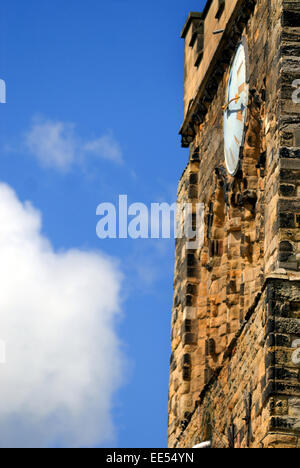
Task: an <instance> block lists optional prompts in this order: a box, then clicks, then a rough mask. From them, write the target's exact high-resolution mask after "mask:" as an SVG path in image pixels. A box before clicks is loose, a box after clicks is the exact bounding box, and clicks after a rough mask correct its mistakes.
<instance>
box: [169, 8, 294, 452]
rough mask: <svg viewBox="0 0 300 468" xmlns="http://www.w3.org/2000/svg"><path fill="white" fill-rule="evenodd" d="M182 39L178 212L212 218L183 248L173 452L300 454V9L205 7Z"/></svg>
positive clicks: (176, 315)
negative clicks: (184, 209)
mask: <svg viewBox="0 0 300 468" xmlns="http://www.w3.org/2000/svg"><path fill="white" fill-rule="evenodd" d="M182 38H183V39H184V41H185V67H184V68H185V78H184V116H183V123H182V127H181V129H180V134H181V138H182V146H183V147H184V148H187V149H188V150H189V161H188V164H187V166H186V168H185V171H184V173H183V175H182V178H181V180H180V183H179V187H178V203H180V204H181V203H185V202H188V203H191V204H192V205H193V206H194V207H195V208H194V209H195V210H196V206H197V205H198V204H199V203H202V204H203V205H202V206H203V207H204V213H205V216H204V242H203V243H202V242H201V244H197V247H196V250H195V249H192V248H191V246H192V245H194V244H192V243H191V242H189V241H191V240H192V239H186V238H184V239H178V240H177V242H176V262H175V281H174V303H173V313H172V333H171V339H172V354H171V361H170V387H169V431H168V438H169V445H170V447H174V448H175V447H176V448H186V447H194V446H196V445H198V444H202V443H206V446H208V445H209V446H211V447H213V448H295V447H299V446H300V99H296V96H297V94H299V93H297V87H299V83H300V2H299V1H290V0H207V3H206V6H205V8H204V10H203V12H201V13H198V12H192V13H190V15H189V16H188V19H187V21H186V24H185V26H184V28H183V31H182ZM195 219H196V215H195ZM196 228H197V229H200V227H199V226H196ZM201 229H203V226H202V227H201Z"/></svg>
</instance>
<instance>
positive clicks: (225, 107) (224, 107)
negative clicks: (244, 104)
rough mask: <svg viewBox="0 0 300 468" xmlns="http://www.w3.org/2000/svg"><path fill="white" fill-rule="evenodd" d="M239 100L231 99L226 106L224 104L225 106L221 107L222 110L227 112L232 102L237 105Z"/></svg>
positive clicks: (238, 97)
mask: <svg viewBox="0 0 300 468" xmlns="http://www.w3.org/2000/svg"><path fill="white" fill-rule="evenodd" d="M240 98H241V96H236V97H235V98H233V99H231V100H230V101H229V102H227V104H225V106H222V110H224V111H225V110H227V109H228V107H229V106H230V104H231V103H232V102H234V101H235V102H236V103H237V102H238V100H239V99H240Z"/></svg>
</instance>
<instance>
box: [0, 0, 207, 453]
mask: <svg viewBox="0 0 300 468" xmlns="http://www.w3.org/2000/svg"><path fill="white" fill-rule="evenodd" d="M204 4H205V1H201V0H199V1H197V2H196V1H179V0H176V1H174V0H173V1H170V0H163V1H162V2H158V1H156V0H154V1H152V2H150V3H145V2H144V3H143V2H138V1H135V0H128V1H124V0H123V1H115V0H111V1H110V2H104V1H102V0H85V1H82V0H64V1H63V2H62V1H58V0H51V1H50V0H28V1H24V0H9V1H8V0H3V1H2V2H1V6H0V78H2V79H4V80H5V81H6V84H7V104H6V105H1V106H0V122H1V132H0V149H1V158H0V174H1V177H0V180H1V183H2V184H1V190H0V196H1V194H2V197H3V200H4V201H5V203H4V201H3V213H4V214H3V216H2V219H3V223H4V224H5V225H9V226H10V225H11V224H13V222H14V221H13V220H14V219H15V216H16V217H17V219H19V220H20V221H18V223H19V224H18V226H17V228H16V229H17V230H18V236H20V243H22V242H24V236H25V234H24V235H23V233H24V232H25V233H26V232H27V230H28V232H29V234H28V238H30V240H29V241H28V242H29V244H26V246H25V250H26V251H31V250H30V249H31V248H32V250H33V251H34V252H35V253H34V259H35V261H34V262H33V261H32V257H30V258H29V259H28V258H27V256H25V255H24V258H23V255H22V254H19V253H18V255H17V254H14V257H13V258H14V261H15V264H14V268H15V271H18V270H19V269H20V270H21V267H20V268H19V264H18V258H20V257H21V258H22V260H20V262H24V271H27V268H28V267H27V263H28V264H30V265H34V267H32V268H35V265H39V266H38V267H36V270H35V271H34V275H32V278H33V277H36V278H39V275H40V271H43V272H44V273H45V272H46V273H47V274H46V273H45V274H44V276H45V278H50V280H49V281H46V280H45V282H44V283H43V287H42V286H41V284H40V283H39V279H37V282H38V289H39V297H38V299H37V298H35V299H34V302H31V301H33V298H32V296H35V292H34V291H35V289H34V284H36V283H34V281H33V280H32V282H31V283H30V285H28V286H27V283H26V281H27V277H29V276H30V275H29V274H28V275H27V276H26V275H25V276H24V277H22V276H20V278H18V274H17V273H15V272H14V271H12V269H9V268H8V267H7V266H6V268H5V270H3V277H4V278H5V279H6V278H8V279H7V288H6V289H7V290H8V291H10V288H11V290H12V291H14V294H13V293H11V295H9V297H6V295H5V294H6V292H5V291H4V293H3V292H2V294H3V295H4V297H3V301H2V303H3V307H7V310H11V313H10V317H12V318H11V322H9V323H7V315H6V316H5V313H4V310H2V311H0V314H1V316H2V322H1V320H0V327H1V324H2V326H3V330H7V336H5V337H3V339H6V340H8V341H9V339H10V332H9V330H15V328H14V327H19V326H20V327H21V324H20V325H19V323H20V322H19V319H18V318H19V317H22V324H23V326H24V327H25V329H26V330H28V336H30V337H31V338H32V341H33V342H35V340H36V339H37V336H36V335H35V334H37V333H41V332H39V330H43V329H44V327H43V324H45V327H47V326H48V327H49V330H51V327H53V326H54V325H53V324H54V323H56V322H55V320H58V323H59V326H58V327H57V329H55V330H54V329H53V333H52V334H51V336H50V333H49V336H47V338H45V340H43V342H44V343H47V346H46V345H43V344H40V345H39V344H38V341H37V342H36V343H37V344H36V347H35V348H33V346H32V347H31V345H30V344H28V353H29V354H28V356H29V357H28V359H30V360H31V363H30V365H29V367H28V369H27V375H28V374H30V372H31V370H30V369H31V366H32V367H33V368H36V378H34V379H33V378H32V379H29V378H28V382H27V380H26V379H25V377H23V374H22V372H20V371H19V369H18V367H17V365H16V367H15V369H14V371H12V370H11V371H10V373H9V371H3V367H2V368H0V381H1V386H2V384H5V385H6V384H7V387H5V388H6V391H7V395H8V397H7V398H8V399H10V400H9V408H10V409H9V410H7V409H5V408H4V406H3V408H1V405H0V420H1V419H3V420H4V421H5V427H4V426H3V424H4V423H3V424H2V426H3V427H1V424H0V435H1V434H2V431H6V432H7V433H8V435H7V436H6V439H5V442H3V443H6V445H12V446H13V445H40V446H57V445H58V446H60V445H61V446H65V445H80V446H81V445H92V446H111V447H120V448H121V447H165V446H166V445H167V441H166V433H167V399H168V372H169V355H170V320H171V307H172V282H173V268H174V241H173V240H157V241H155V240H135V241H133V240H99V239H98V238H97V236H96V224H97V217H96V208H97V206H98V204H99V203H102V202H112V203H116V202H117V199H118V196H119V194H127V195H128V199H129V202H135V201H137V202H143V203H146V204H149V203H151V202H156V201H166V202H169V203H171V202H174V201H175V200H176V188H177V182H178V179H179V177H180V175H181V173H182V171H183V169H184V167H185V164H186V161H187V156H188V155H187V152H186V151H185V150H182V149H181V148H180V139H179V137H178V130H179V128H180V125H181V122H182V112H183V110H182V107H183V104H182V101H183V99H182V97H183V41H182V40H181V39H180V31H181V28H182V27H183V24H184V22H185V20H186V17H187V15H188V13H189V11H201V10H202V9H203V7H204ZM27 200H29V201H30V202H31V205H32V206H33V207H34V212H33V208H30V207H28V204H24V203H25V202H26V201H27ZM0 205H1V200H0ZM40 218H41V220H40V221H39V222H40V228H39V227H37V225H38V224H39V222H38V219H40ZM0 219H1V206H0ZM10 223H11V224H10ZM28 225H30V226H31V227H30V228H28ZM32 226H33V227H32ZM7 229H8V228H7ZM14 232H15V231H14ZM8 234H9V236H11V231H9V232H8ZM25 237H26V236H25ZM45 238H47V242H48V244H49V245H50V247H49V246H48V247H47V248H46V247H43V246H42V247H40V240H41V239H45ZM5 239H6V237H5ZM26 239H27V237H26ZM0 240H1V239H0ZM5 242H6V240H5ZM9 242H10V241H9ZM37 245H38V246H37ZM7 246H9V248H10V244H5V245H4V244H3V246H2V249H4V247H5V251H7V250H9V251H10V249H8V247H7ZM28 246H29V247H28ZM14 248H15V247H14ZM45 249H46V250H47V249H48V250H47V252H46V254H45ZM22 251H24V245H23V244H22ZM18 252H19V251H18ZM49 252H50V253H49ZM74 252H75V253H74ZM0 255H1V246H0ZM75 257H76V258H75ZM49 258H50V260H49ZM8 261H9V258H8ZM26 262H27V263H26ZM9 265H10V264H9ZM22 265H23V263H22ZM53 265H55V267H53ZM70 265H73V266H74V269H76V274H77V276H76V274H75V272H74V275H73V274H71V273H70V271H72V267H70ZM55 268H56V269H57V270H55ZM49 271H51V274H50V273H49ZM53 271H54V273H53ZM55 271H57V272H58V274H56V273H55ZM8 272H9V273H8ZM95 272H96V273H95ZM98 273H99V288H100V289H99V290H98V289H97V283H96V282H95V284H94V281H93V279H91V280H90V282H89V284H88V285H87V286H86V288H85V289H84V288H81V286H82V285H81V286H80V288H81V289H80V291H81V292H82V294H81V295H79V296H78V300H77V299H76V301H77V304H78V307H79V304H80V305H81V309H80V310H82V314H81V312H80V310H79V309H78V311H77V312H76V313H75V312H74V307H75V308H76V306H75V305H74V304H73V302H72V301H73V299H74V298H70V297H69V296H68V297H65V296H64V293H65V290H66V289H65V288H64V287H63V286H62V288H61V289H62V291H63V292H62V293H61V294H62V296H60V295H59V291H58V290H60V285H61V284H62V285H63V284H65V283H67V284H69V282H71V280H70V276H71V277H72V281H73V282H74V284H77V282H78V281H80V278H82V277H84V278H86V279H89V278H90V277H91V278H95V277H97V275H98ZM100 273H101V275H102V276H100ZM51 275H52V276H51ZM60 275H61V276H60ZM92 275H94V276H92ZM73 276H74V278H73ZM57 277H59V278H60V279H61V283H58V282H57V281H58V280H57ZM0 278H1V271H0ZM22 278H23V279H22ZM24 278H25V280H24ZM18 281H19V283H18ZM42 281H44V279H43V280H42V279H41V283H42ZM64 282H65V283H64ZM18 284H19V286H17V285H18ZM49 284H50V285H51V287H50V286H49ZM116 284H117V285H118V287H115V286H116ZM23 285H24V287H23ZM71 286H72V287H73V283H72V285H71ZM18 287H19V289H18ZM22 288H23V289H24V291H23V289H22ZM30 288H32V294H31V295H30V294H29V293H28V294H26V291H30ZM51 288H52V289H51ZM101 288H102V289H101ZM118 288H119V289H118ZM99 291H100V292H101V294H99ZM18 294H20V297H21V298H22V301H21V300H20V302H22V303H24V301H25V302H26V300H28V304H26V306H27V308H28V315H26V316H25V318H24V314H23V312H24V309H23V310H22V308H21V306H20V304H19V303H18V304H17V305H16V302H15V300H16V299H15V297H14V296H15V295H18ZM78 294H79V293H78ZM47 295H49V297H48V296H47ZM29 296H30V298H28V297H29ZM104 296H105V298H104ZM106 296H107V297H106ZM53 297H54V298H55V301H54V299H53V304H56V307H57V308H58V309H59V308H60V307H62V309H63V310H62V312H61V313H62V314H64V313H66V310H67V309H68V310H69V309H70V312H69V313H70V316H71V317H73V320H72V321H70V322H71V323H72V326H71V327H70V326H69V325H68V327H67V326H66V328H65V329H64V328H62V327H61V322H59V320H61V318H59V317H61V315H59V314H58V318H57V317H56V318H55V317H54V318H53V315H52V313H53V312H52V311H53V309H51V307H50V305H49V304H50V302H51V298H53ZM76 297H77V296H76ZM91 297H92V299H93V300H90V298H91ZM26 298H27V299H26ZM86 298H88V301H87V302H85V301H86ZM104 299H105V300H104ZM64 301H65V302H64ZM64 304H66V307H64ZM85 304H86V307H87V308H88V304H89V306H90V310H94V311H95V312H93V314H94V315H92V312H89V311H88V312H86V310H84V309H85ZM0 305H1V301H0ZM9 308H10V309H9ZM16 310H18V314H19V315H18V314H17V313H16ZM33 310H43V314H44V315H43V318H41V319H39V327H40V328H39V327H35V324H36V321H35V320H34V321H33V319H32V315H31V314H32V311H33ZM99 310H100V311H102V312H101V313H103V314H104V315H105V314H106V313H107V314H108V312H107V311H109V314H110V315H109V318H107V319H106V318H105V320H104V321H103V323H102V322H101V323H100V322H97V320H98V319H96V318H95V317H97V311H99ZM85 313H86V314H87V322H88V323H89V324H95V323H96V324H97V326H99V327H102V329H101V330H102V332H101V333H102V334H101V333H100V332H99V334H97V332H95V333H94V332H92V328H93V327H92V326H89V327H88V326H86V325H87V323H85V322H84V319H83V318H82V317H84V314H85ZM99 313H100V312H99ZM14 314H16V315H14ZM72 314H73V316H72ZM89 314H90V315H89ZM30 317H31V318H30ZM76 320H78V323H79V322H80V324H81V325H82V328H83V330H85V332H86V335H85V340H86V341H84V340H83V339H82V341H81V338H78V340H79V342H80V343H81V344H80V346H82V348H80V349H81V352H80V353H81V354H80V356H84V353H87V354H88V357H87V360H84V359H83V358H82V363H81V357H78V356H77V357H76V359H78V360H79V363H81V364H82V366H83V367H82V369H83V368H84V365H86V363H87V362H88V363H89V364H90V366H91V367H90V369H91V374H93V376H92V377H91V384H90V385H91V386H92V387H93V395H92V396H91V395H90V396H89V397H87V396H86V395H87V394H88V393H89V391H87V390H86V388H85V389H84V390H82V395H84V397H83V396H82V399H81V400H80V404H79V403H78V402H77V403H76V402H74V405H73V406H71V405H69V401H68V395H69V398H70V399H72V398H71V395H72V393H74V395H76V388H77V387H76V386H75V387H73V390H71V389H69V392H70V393H69V394H68V393H67V394H66V395H65V401H64V402H63V401H62V399H61V400H60V399H59V398H58V394H57V392H59V388H60V386H59V385H58V384H57V380H58V377H53V382H54V381H55V385H54V384H53V389H52V390H51V391H50V390H47V392H49V393H47V399H46V398H45V400H41V401H39V400H38V398H37V400H36V401H37V403H36V405H35V406H34V405H33V404H32V403H31V401H30V398H31V397H30V396H28V395H29V394H32V395H34V392H36V394H40V393H41V391H40V390H43V389H44V388H47V389H49V384H48V382H49V381H48V380H47V382H45V381H43V379H42V378H41V376H40V373H41V372H40V371H39V368H38V366H37V364H36V361H37V359H36V355H37V354H39V346H42V347H43V350H42V352H41V353H40V354H41V355H43V356H44V355H45V362H51V359H52V357H51V358H50V357H49V356H53V350H54V349H56V350H57V353H58V354H59V353H62V354H63V355H65V356H66V357H65V361H63V362H61V360H59V359H58V361H55V362H59V364H56V365H57V366H60V367H57V368H55V366H54V367H53V369H56V370H55V372H54V370H53V376H58V375H62V374H64V372H63V371H64V366H66V367H67V368H68V369H69V365H70V363H69V362H68V360H67V359H71V360H72V354H70V355H69V358H68V357H67V356H68V352H67V351H66V349H65V348H64V346H65V344H64V340H61V341H59V343H58V344H56V343H55V342H54V341H55V336H57V330H58V329H60V330H61V329H63V330H64V333H66V336H67V339H66V342H68V343H73V342H74V339H73V338H74V337H75V336H77V335H72V333H71V332H70V329H72V330H73V328H72V327H74V322H75V324H76V323H77V322H76ZM12 323H13V324H14V327H13V326H12ZM33 323H34V326H33ZM64 323H65V322H64ZM68 323H69V322H68ZM64 326H65V325H64ZM85 326H86V329H85ZM74 333H75V332H74ZM88 333H89V334H88ZM22 337H23V333H22ZM108 337H109V340H108ZM0 338H1V337H0ZM11 339H12V342H13V340H14V339H15V340H20V339H24V337H23V338H20V337H19V335H18V334H16V335H14V338H11ZM93 339H94V340H96V341H97V340H100V341H103V342H106V339H107V341H109V342H108V343H107V346H106V345H105V346H106V347H104V348H103V349H102V348H101V349H100V348H97V346H95V349H94V347H93V348H92V349H90V348H89V346H91V342H92V340H93ZM68 340H69V341H68ZM41 343H42V342H41ZM73 344H74V343H73ZM75 347H76V346H75V345H74V348H72V346H71V344H70V347H69V348H68V350H72V349H75ZM20 349H21V348H20ZM22 349H23V348H22ZM78 349H79V348H78ZM19 352H21V351H19ZM43 353H44V354H43ZM82 353H83V354H82ZM97 353H98V354H97ZM106 353H107V354H106ZM113 353H116V356H117V357H116V358H115V357H114V356H112V354H113ZM91 354H92V355H93V356H94V360H93V361H92V360H91V358H90V356H91ZM15 359H16V361H15V362H18V354H17V352H16V356H15ZM114 359H116V360H114ZM49 360H50V361H49ZM32 361H33V362H32ZM97 363H99V366H98V364H97ZM27 364H29V363H27ZM51 365H52V364H51ZM6 366H7V368H9V366H10V363H9V354H8V362H7V364H6ZM49 367H50V364H49ZM74 367H75V366H74ZM51 368H52V367H51ZM11 369H13V364H11ZM99 369H101V371H99V376H98V377H97V378H95V377H94V375H95V374H97V371H98V370H99ZM94 370H95V372H94ZM1 372H2V377H1ZM74 373H75V370H74ZM82 373H83V372H82ZM82 373H81V374H80V376H81V377H82ZM30 375H31V374H30ZM80 376H78V375H77V374H76V378H75V376H74V375H73V374H72V378H71V377H70V379H69V380H66V381H65V384H64V385H63V383H62V386H63V392H65V391H66V387H67V386H68V385H69V384H71V383H72V382H76V385H81V384H82V381H81V380H80ZM22 378H24V379H25V380H26V383H25V381H24V388H25V386H26V389H27V390H28V389H30V391H29V390H28V395H27V396H26V397H25V394H23V393H22V387H23V386H22ZM64 378H66V377H64ZM106 378H107V379H111V386H110V387H109V388H106V384H105V382H104V381H105V379H106ZM5 379H6V380H5ZM47 379H48V374H47ZM55 379H56V380H55ZM93 379H94V380H93ZM37 382H39V383H38V384H37ZM62 382H64V381H63V380H62ZM9 385H18V386H19V388H20V391H19V393H18V395H16V396H13V397H10V396H9V395H10V386H9ZM27 386H28V388H27ZM70 387H71V385H70ZM51 388H52V387H51ZM81 388H83V387H81ZM88 390H90V389H88ZM24 392H25V390H24ZM97 395H99V400H101V399H102V395H105V397H103V401H104V400H105V402H106V406H105V408H104V406H103V408H102V407H101V409H99V408H98V407H97V410H95V414H98V415H99V419H101V421H100V422H99V425H101V424H102V425H104V426H103V427H101V429H99V430H98V429H97V421H94V420H92V418H87V419H85V418H86V414H84V413H85V412H89V411H90V412H91V406H92V405H90V404H89V402H90V401H94V400H95V401H96V399H97ZM14 398H15V399H14ZM32 398H33V397H32ZM32 398H31V400H32ZM93 399H94V400H93ZM2 400H3V398H2ZM74 401H75V397H74ZM78 401H79V400H78ZM49 402H50V403H49ZM38 403H39V408H37V406H38ZM76 404H77V407H76V411H78V413H77V412H76V411H75V406H76ZM3 405H4V403H3ZM95 405H96V403H95ZM103 405H104V404H103ZM79 406H80V411H79V409H78V408H79ZM42 407H43V411H41V408H42ZM45 407H48V408H49V411H48V412H47V411H46V410H45ZM67 407H68V410H67V409H66V408H67ZM97 411H98V413H97ZM101 411H102V413H101ZM70 414H72V418H71V417H70ZM74 414H75V415H74ZM3 415H5V417H4V418H2V417H1V416H3ZM37 421H38V423H37ZM49 421H51V431H49V433H48V432H47V425H48V424H49ZM79 423H80V424H81V425H82V423H83V424H85V428H84V427H83V428H81V431H84V432H85V433H86V434H85V436H83V435H82V438H81V435H80V431H79V432H78V430H77V429H76V430H75V429H74V427H75V426H76V424H79ZM16 424H17V427H18V434H17V435H16V432H15V427H16ZM68 424H69V426H68ZM89 424H90V426H91V427H89ZM64 425H65V426H66V429H65V433H64V431H62V429H61V427H62V426H64ZM7 427H9V428H11V431H10V430H9V431H7ZM58 427H59V430H58V429H57V428H58ZM106 428H107V434H105V432H106ZM37 429H38V430H39V433H43V437H41V438H40V437H39V436H37ZM28 434H29V435H28ZM9 437H10V439H9ZM35 438H36V439H35ZM0 439H1V437H0Z"/></svg>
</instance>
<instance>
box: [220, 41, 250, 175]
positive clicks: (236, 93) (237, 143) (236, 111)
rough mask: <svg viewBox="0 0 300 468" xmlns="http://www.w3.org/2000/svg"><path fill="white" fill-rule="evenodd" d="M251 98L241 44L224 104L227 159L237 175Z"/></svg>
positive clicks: (229, 170) (245, 61) (228, 165)
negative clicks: (249, 99)
mask: <svg viewBox="0 0 300 468" xmlns="http://www.w3.org/2000/svg"><path fill="white" fill-rule="evenodd" d="M248 98H249V85H248V77H247V57H246V50H245V47H244V45H243V44H241V45H240V46H239V48H238V50H237V52H236V55H235V58H234V60H233V63H232V65H231V69H230V75H229V79H228V85H227V96H226V104H225V106H224V146H225V161H226V166H227V170H228V172H229V174H230V175H232V176H233V175H235V174H236V172H237V170H238V167H239V160H240V150H241V147H242V145H243V144H244V136H245V122H246V117H247V106H248Z"/></svg>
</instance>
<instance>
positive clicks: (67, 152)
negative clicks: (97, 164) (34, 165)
mask: <svg viewBox="0 0 300 468" xmlns="http://www.w3.org/2000/svg"><path fill="white" fill-rule="evenodd" d="M24 143H25V148H26V150H27V151H28V152H29V153H30V154H31V155H32V156H34V157H35V158H36V159H37V160H38V161H39V163H40V164H41V165H42V166H44V167H52V168H55V169H58V170H60V171H68V170H70V169H71V167H72V166H73V165H74V164H78V163H81V162H82V161H86V160H87V159H88V158H89V157H91V156H94V157H97V158H99V159H104V160H107V161H111V162H113V163H121V162H122V150H121V147H120V145H119V143H118V142H117V141H116V140H115V139H114V137H113V135H112V133H107V134H104V135H102V136H100V137H99V138H96V139H94V140H91V141H89V140H87V141H83V140H82V139H81V138H80V137H79V136H78V135H77V134H76V126H75V124H73V123H69V122H60V121H53V120H48V119H44V118H41V117H39V118H35V119H34V120H33V122H32V125H31V127H30V129H29V130H28V131H27V132H26V133H25V139H24Z"/></svg>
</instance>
